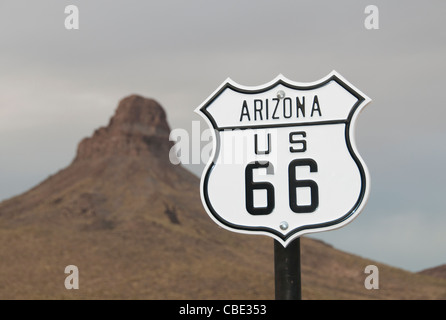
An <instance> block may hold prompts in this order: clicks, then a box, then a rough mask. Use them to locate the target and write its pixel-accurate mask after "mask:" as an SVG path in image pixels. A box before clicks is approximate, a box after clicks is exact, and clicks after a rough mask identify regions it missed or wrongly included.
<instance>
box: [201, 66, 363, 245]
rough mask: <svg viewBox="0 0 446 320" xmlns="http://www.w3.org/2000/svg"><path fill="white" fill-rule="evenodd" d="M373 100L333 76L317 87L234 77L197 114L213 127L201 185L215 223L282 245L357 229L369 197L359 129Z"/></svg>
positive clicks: (207, 206) (281, 79)
mask: <svg viewBox="0 0 446 320" xmlns="http://www.w3.org/2000/svg"><path fill="white" fill-rule="evenodd" d="M370 101H371V100H370V99H369V98H368V97H367V96H366V95H364V94H363V93H362V92H361V91H359V90H358V89H356V88H355V87H354V86H353V85H351V84H350V83H349V82H348V81H347V80H345V79H344V78H343V77H342V76H341V75H339V74H338V73H337V72H335V71H333V72H331V73H330V74H329V75H328V76H326V77H325V78H323V79H321V80H319V81H316V82H313V83H297V82H293V81H290V80H288V79H286V78H285V77H284V76H282V75H279V76H278V77H277V78H276V79H274V80H273V81H271V82H269V83H267V84H265V85H261V86H256V87H247V86H242V85H239V84H237V83H235V82H234V81H232V80H231V79H227V80H226V81H225V82H224V83H223V84H221V85H220V87H219V88H218V89H217V90H216V91H215V92H214V93H213V94H212V95H211V96H210V97H209V98H208V99H207V100H205V101H204V102H203V103H202V104H201V105H200V106H199V107H198V108H197V110H196V112H198V113H199V114H200V115H202V116H203V118H204V119H205V120H206V122H207V123H208V125H209V126H210V127H211V128H212V129H214V130H213V151H212V154H211V158H210V161H209V163H208V164H207V166H206V168H205V170H204V172H203V175H202V178H201V187H200V189H201V199H202V202H203V205H204V207H205V209H206V211H207V213H208V214H209V216H210V217H211V218H212V219H213V220H214V221H215V222H216V223H217V224H219V225H220V226H221V227H223V228H226V229H229V230H231V231H236V232H242V233H250V234H264V235H268V236H271V237H273V238H274V239H276V240H278V241H279V242H281V243H282V245H284V246H286V245H287V244H288V243H290V242H291V241H292V240H293V239H294V238H296V237H299V236H301V235H303V234H306V233H311V232H319V231H326V230H331V229H335V228H339V227H341V226H343V225H345V224H346V223H348V222H350V221H351V220H352V219H354V218H355V217H356V216H357V215H358V214H359V213H360V211H361V210H362V209H363V207H364V205H365V203H366V201H367V198H368V194H369V180H370V179H369V174H368V171H367V168H366V166H365V164H364V162H363V160H362V159H361V157H360V155H359V154H358V151H357V149H356V145H355V140H354V129H355V124H356V120H357V118H358V115H359V113H360V112H361V110H362V109H363V108H364V106H365V105H366V104H368V103H369V102H370Z"/></svg>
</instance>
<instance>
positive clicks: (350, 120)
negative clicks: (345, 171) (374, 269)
mask: <svg viewBox="0 0 446 320" xmlns="http://www.w3.org/2000/svg"><path fill="white" fill-rule="evenodd" d="M331 81H335V82H337V83H338V84H339V85H340V86H342V87H343V88H344V89H345V90H347V91H348V92H349V93H350V94H352V95H353V96H354V97H355V98H357V102H356V103H355V104H354V105H353V107H352V109H351V110H350V113H349V115H348V117H347V121H345V123H346V126H345V139H346V142H347V148H348V150H349V152H350V155H351V157H352V159H353V160H354V162H355V163H356V165H357V167H358V169H359V172H360V177H361V190H360V192H359V197H358V199H357V201H356V203H355V205H354V206H353V207H352V208H351V209H350V210H349V211H348V212H347V213H346V214H344V215H343V216H342V217H341V218H338V219H335V220H333V221H328V222H325V223H319V224H315V225H307V226H301V227H298V228H294V229H292V230H290V232H288V233H286V234H285V235H284V234H281V233H279V232H278V231H277V230H274V229H271V228H268V227H249V226H241V225H236V224H233V223H231V222H229V221H226V220H225V219H224V218H223V217H221V216H220V215H219V214H218V212H216V211H215V210H214V208H213V207H212V204H211V203H210V200H209V196H208V194H207V185H208V181H209V177H210V175H211V172H212V169H213V168H214V166H215V165H216V161H217V156H218V154H219V148H220V138H219V135H218V134H216V133H215V132H216V131H218V130H219V129H220V130H222V128H218V126H217V124H216V122H215V120H214V119H213V117H212V116H211V114H210V113H209V112H208V111H207V108H208V107H209V106H210V105H211V104H212V103H213V102H214V101H215V100H216V99H218V97H219V96H220V95H221V94H222V93H223V92H224V91H225V90H226V89H228V88H229V89H231V90H234V91H236V92H238V93H241V94H256V93H263V92H266V91H269V90H272V89H274V88H275V87H276V86H278V85H283V86H285V87H287V88H290V89H295V90H300V91H305V90H314V89H317V88H321V87H323V86H324V85H326V84H328V83H330V82H331ZM371 101H372V100H371V99H370V98H369V97H367V96H366V95H365V94H364V93H362V92H361V91H360V90H359V89H357V88H356V87H355V86H353V85H352V84H351V83H349V82H348V81H347V80H346V79H345V78H344V77H342V76H341V75H340V74H339V73H338V72H336V71H335V70H333V71H332V72H330V73H329V74H328V75H327V76H325V77H324V78H322V79H320V80H317V81H314V82H308V83H301V82H295V81H292V80H289V79H287V78H286V77H284V76H283V75H282V74H279V75H278V76H277V77H276V78H275V79H273V80H272V81H270V82H268V83H266V84H264V85H260V86H244V85H240V84H238V83H236V82H235V81H233V80H232V79H230V78H227V79H226V80H225V81H224V82H223V83H222V84H221V85H220V86H219V87H218V88H217V89H216V90H215V91H214V92H213V93H212V94H211V95H210V96H209V97H208V98H207V99H206V100H205V101H204V102H203V103H202V104H201V105H200V106H199V107H198V108H196V109H195V112H196V113H198V114H199V115H200V116H201V117H202V118H203V119H204V120H205V121H206V122H207V124H208V125H209V127H210V128H211V129H213V130H211V131H212V138H213V139H212V141H213V149H212V154H211V156H210V159H209V162H208V163H207V165H206V167H205V169H204V171H203V173H202V176H201V181H200V195H201V201H202V203H203V206H204V208H205V210H206V212H207V214H208V215H209V217H210V218H211V219H212V220H213V221H214V222H215V223H217V224H218V225H219V226H221V227H223V228H225V229H227V230H230V231H234V232H238V233H245V234H260V235H267V236H270V237H273V238H274V239H276V240H277V241H279V242H280V243H281V244H282V245H283V246H284V247H286V246H287V245H288V244H289V243H290V242H291V241H292V240H294V239H295V238H297V237H300V236H302V235H304V234H307V233H314V232H322V231H328V230H333V229H338V228H340V227H342V226H344V225H346V224H347V223H349V222H351V221H352V220H353V219H354V218H355V217H356V216H357V215H358V214H359V213H360V212H361V211H362V210H363V208H364V206H365V204H366V203H367V200H368V197H369V194H370V175H369V172H368V169H367V167H366V165H365V163H364V161H363V159H362V158H361V156H360V155H359V152H358V150H357V147H356V143H355V136H354V132H355V128H356V120H357V118H358V116H359V114H360V113H361V111H362V110H363V109H364V107H365V106H366V105H367V104H368V103H370V102H371ZM271 127H273V126H271ZM240 128H242V127H240ZM223 129H227V128H223ZM231 129H237V128H231Z"/></svg>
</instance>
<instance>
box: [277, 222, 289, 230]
mask: <svg viewBox="0 0 446 320" xmlns="http://www.w3.org/2000/svg"><path fill="white" fill-rule="evenodd" d="M279 226H280V229H281V230H284V231H285V230H286V229H288V222H286V221H282V222H281V223H280V225H279Z"/></svg>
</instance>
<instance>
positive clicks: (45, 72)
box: [0, 0, 446, 271]
mask: <svg viewBox="0 0 446 320" xmlns="http://www.w3.org/2000/svg"><path fill="white" fill-rule="evenodd" d="M72 4H73V5H76V6H77V7H78V9H79V30H67V29H66V28H65V23H64V22H65V18H66V17H67V14H65V12H64V11H65V7H66V6H67V5H72ZM370 4H373V5H375V6H376V7H377V8H378V10H379V11H378V13H379V29H372V30H369V29H367V28H366V27H365V24H364V22H365V20H366V18H367V17H368V15H369V14H367V13H365V8H366V7H367V6H368V5H370ZM445 12H446V2H444V1H433V0H430V1H420V0H419V1H404V2H403V1H398V2H397V1H374V2H373V3H371V2H369V1H297V0H293V1H284V0H275V1H264V0H256V1H254V0H246V1H240V0H238V1H234V0H225V1H212V0H211V1H210V0H207V1H205V0H200V1H198V0H189V1H180V0H176V1H157V2H155V1H144V2H143V1H139V0H130V1H123V0H122V1H118V0H116V1H105V0H93V1H91V0H89V1H86V0H81V1H75V0H73V1H61V0H40V1H22V0H1V1H0V150H1V153H0V181H1V183H0V200H3V199H7V198H9V197H11V196H14V195H17V194H20V193H22V192H24V191H26V190H28V189H29V188H31V187H32V186H34V185H36V184H37V183H39V182H40V181H42V180H43V179H45V178H46V177H47V176H49V175H50V174H54V173H55V172H57V171H58V170H60V169H62V168H64V167H66V166H67V165H69V163H70V162H71V160H72V159H73V157H74V155H75V151H76V146H77V143H78V142H79V141H80V140H81V139H82V138H83V137H85V136H89V135H91V134H92V133H93V131H94V129H96V128H98V127H99V126H103V125H106V124H107V123H108V120H109V118H110V117H111V116H112V114H113V112H114V110H115V108H116V106H117V103H118V101H119V100H120V99H122V98H123V97H125V96H127V95H129V94H132V93H138V94H141V95H144V96H147V97H152V98H155V99H156V100H158V101H159V102H160V103H161V104H162V105H163V106H164V108H165V109H166V110H167V113H168V120H169V123H170V126H171V128H172V129H174V128H184V129H186V130H191V127H192V121H201V120H200V117H199V116H198V115H197V114H195V113H194V112H193V111H194V109H195V108H196V107H197V106H198V105H200V104H201V103H202V102H203V100H204V99H206V98H207V97H208V96H209V95H210V94H211V93H212V92H213V91H214V90H215V89H216V88H217V87H218V86H219V85H220V84H221V83H222V82H223V81H224V80H225V79H226V78H227V77H230V78H231V79H233V80H234V81H236V82H238V83H240V84H243V85H247V86H255V85H261V84H264V83H267V82H269V81H271V80H272V79H274V78H275V77H276V76H277V75H278V74H280V73H281V74H283V75H284V76H286V77H287V78H289V79H291V80H294V81H298V82H312V81H316V80H318V79H320V78H322V77H324V76H325V75H327V74H328V73H329V72H331V71H332V70H336V71H338V72H339V73H340V74H342V75H343V76H344V77H345V78H346V79H347V80H348V81H350V82H351V83H352V84H354V85H355V86H356V87H358V88H359V89H360V90H361V91H363V92H364V93H365V94H366V95H368V96H369V97H370V98H371V99H372V100H373V102H372V103H371V104H369V105H368V106H367V107H366V108H365V110H364V112H363V113H362V114H361V115H360V118H359V121H358V124H357V131H356V141H357V147H358V150H359V152H360V154H361V156H362V157H363V159H364V160H365V162H366V164H367V166H368V168H369V171H370V174H371V180H372V189H371V195H370V199H369V202H368V204H367V206H366V208H365V210H364V211H363V212H362V213H361V214H360V215H359V217H358V218H357V219H355V220H354V221H353V222H352V223H351V224H349V225H347V226H345V227H343V228H341V229H339V230H336V231H329V232H325V233H320V234H316V235H314V237H316V238H319V239H323V240H324V241H327V242H329V243H331V244H333V245H334V246H335V247H337V248H340V249H342V250H345V251H348V252H352V253H355V254H358V255H361V256H363V257H367V258H371V259H374V260H377V261H379V262H383V263H387V264H390V265H393V266H397V267H400V268H403V269H406V270H410V271H418V270H421V269H424V268H428V267H432V266H436V265H439V264H444V263H446V246H445V244H446V232H444V231H443V230H444V228H445V227H446V215H445V210H444V199H445V197H444V194H446V187H445V184H444V180H445V178H446V174H445V168H444V166H445V163H446V148H445V141H446V129H445V126H444V125H443V123H444V121H445V120H444V119H445V117H446V111H445V110H446V106H445V103H444V99H443V98H442V97H441V94H442V92H443V90H444V87H445V85H446V80H445V78H444V76H445V71H446V62H445V57H446V41H445V34H446V26H445V23H444V13H445ZM201 128H202V129H205V128H206V124H205V123H204V122H201ZM202 167H203V165H199V166H195V167H193V168H191V170H194V171H195V172H196V173H199V172H200V170H201V169H202Z"/></svg>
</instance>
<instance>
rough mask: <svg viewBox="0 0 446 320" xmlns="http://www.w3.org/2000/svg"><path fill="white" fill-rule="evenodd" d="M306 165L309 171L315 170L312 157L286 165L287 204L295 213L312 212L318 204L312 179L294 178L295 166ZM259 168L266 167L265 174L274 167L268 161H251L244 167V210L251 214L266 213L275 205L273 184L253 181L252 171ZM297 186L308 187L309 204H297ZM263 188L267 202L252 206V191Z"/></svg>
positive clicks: (315, 184) (314, 162) (317, 189)
mask: <svg viewBox="0 0 446 320" xmlns="http://www.w3.org/2000/svg"><path fill="white" fill-rule="evenodd" d="M302 166H308V167H309V168H310V172H317V170H318V168H317V163H316V161H314V160H313V159H308V158H307V159H295V160H293V161H291V162H290V164H289V165H288V193H289V199H290V202H289V206H290V209H291V210H292V211H293V212H295V213H310V212H314V211H315V210H316V209H317V207H318V206H319V188H318V185H317V183H316V182H315V181H313V180H298V179H296V168H297V167H302ZM260 168H266V169H267V174H274V168H273V166H272V164H271V163H270V162H269V161H265V162H251V163H249V164H248V165H247V166H246V169H245V192H246V210H247V211H248V212H249V213H250V214H252V215H267V214H270V213H271V212H272V211H273V210H274V207H275V195H274V192H275V190H274V186H273V184H272V183H270V182H266V181H261V182H255V181H253V171H254V170H256V169H260ZM297 188H309V189H310V199H311V201H310V204H305V205H302V204H299V203H298V202H299V199H298V195H297ZM255 190H265V191H266V199H267V204H266V206H264V207H255V206H254V191H255Z"/></svg>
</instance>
